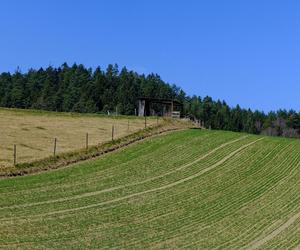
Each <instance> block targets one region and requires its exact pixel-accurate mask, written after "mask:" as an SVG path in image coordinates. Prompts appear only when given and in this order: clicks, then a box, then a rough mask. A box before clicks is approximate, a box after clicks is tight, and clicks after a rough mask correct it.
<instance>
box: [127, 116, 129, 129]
mask: <svg viewBox="0 0 300 250" xmlns="http://www.w3.org/2000/svg"><path fill="white" fill-rule="evenodd" d="M127 132H129V119H128V124H127Z"/></svg>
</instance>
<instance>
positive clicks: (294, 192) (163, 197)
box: [0, 129, 300, 249]
mask: <svg viewBox="0 0 300 250" xmlns="http://www.w3.org/2000/svg"><path fill="white" fill-rule="evenodd" d="M299 179H300V141H299V140H289V139H283V138H271V137H258V136H252V135H245V134H239V133H231V132H221V131H206V130H198V129H190V130H184V131H179V132H172V133H170V134H167V135H163V136H158V137H155V138H151V139H148V140H146V141H143V142H141V143H137V144H134V145H131V146H129V147H128V148H124V149H122V150H120V151H117V152H114V153H112V154H109V155H106V156H104V157H103V158H101V159H97V160H94V161H87V162H82V163H79V164H77V165H74V166H71V167H67V168H64V169H59V170H55V171H50V172H45V173H41V174H36V175H32V176H24V177H16V178H12V179H2V180H0V198H1V199H0V248H3V249H6V248H25V249H32V248H59V249H63V248H66V249H70V248H117V249H120V248H127V249H132V248H149V247H152V248H183V247H188V248H201V249H205V248H206V249H217V248H222V249H223V248H224V249H241V248H245V249H255V248H264V249H268V248H269V249H271V248H272V249H273V248H280V249H286V248H293V247H297V246H298V247H299V246H300V183H299Z"/></svg>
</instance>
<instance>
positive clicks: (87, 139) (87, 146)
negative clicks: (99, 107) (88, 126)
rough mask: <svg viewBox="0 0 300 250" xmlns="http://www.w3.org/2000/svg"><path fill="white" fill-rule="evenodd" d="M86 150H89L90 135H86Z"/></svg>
mask: <svg viewBox="0 0 300 250" xmlns="http://www.w3.org/2000/svg"><path fill="white" fill-rule="evenodd" d="M85 149H86V150H88V149H89V133H86V135H85Z"/></svg>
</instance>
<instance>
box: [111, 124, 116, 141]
mask: <svg viewBox="0 0 300 250" xmlns="http://www.w3.org/2000/svg"><path fill="white" fill-rule="evenodd" d="M114 133H115V126H114V125H112V128H111V140H112V141H113V140H114Z"/></svg>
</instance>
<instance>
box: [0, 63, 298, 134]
mask: <svg viewBox="0 0 300 250" xmlns="http://www.w3.org/2000/svg"><path fill="white" fill-rule="evenodd" d="M139 97H151V98H167V99H177V100H178V101H180V102H182V103H183V110H182V115H183V116H187V117H190V118H191V119H196V120H201V122H202V124H204V126H205V127H207V128H209V127H211V128H212V129H223V130H231V131H237V132H247V133H254V134H265V135H273V136H285V137H300V112H296V111H294V110H289V111H287V110H278V111H276V112H269V113H264V112H261V111H257V110H256V111H252V110H250V109H243V108H241V107H240V106H239V105H237V106H236V107H230V106H229V105H228V104H227V103H226V102H225V101H220V100H213V99H212V98H211V97H209V96H206V97H204V98H201V97H199V96H188V95H186V93H185V92H184V91H183V90H182V89H181V88H180V87H178V86H176V85H174V84H172V85H171V84H169V83H166V82H164V81H163V80H162V79H161V78H160V76H159V75H157V74H153V73H152V74H149V75H144V74H138V73H137V72H134V71H129V70H127V69H126V67H124V68H122V69H121V70H119V68H118V65H116V64H115V65H112V64H110V65H108V67H107V68H106V70H102V69H101V68H100V67H97V68H96V69H94V70H93V69H91V68H86V67H84V66H83V65H82V64H79V65H77V64H73V65H72V66H69V65H68V64H67V63H64V64H62V65H61V66H60V67H52V66H49V67H47V68H45V69H44V68H40V69H38V70H36V69H30V70H28V71H27V72H25V73H22V72H21V71H20V70H18V69H17V70H16V71H15V72H14V73H12V74H11V73H9V72H4V73H2V74H1V75H0V106H2V107H8V108H23V109H29V108H31V109H42V110H49V111H58V112H82V113H107V112H109V111H115V110H117V111H118V113H119V114H124V115H134V114H135V112H136V109H137V108H138V98H139Z"/></svg>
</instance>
